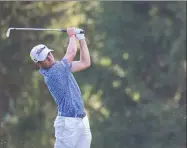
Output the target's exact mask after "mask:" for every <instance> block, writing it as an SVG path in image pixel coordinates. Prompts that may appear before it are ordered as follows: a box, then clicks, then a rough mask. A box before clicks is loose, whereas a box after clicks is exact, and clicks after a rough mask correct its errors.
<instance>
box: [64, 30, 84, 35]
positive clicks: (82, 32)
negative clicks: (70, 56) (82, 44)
mask: <svg viewBox="0 0 187 148" xmlns="http://www.w3.org/2000/svg"><path fill="white" fill-rule="evenodd" d="M61 32H67V30H66V29H61ZM80 34H84V31H80Z"/></svg>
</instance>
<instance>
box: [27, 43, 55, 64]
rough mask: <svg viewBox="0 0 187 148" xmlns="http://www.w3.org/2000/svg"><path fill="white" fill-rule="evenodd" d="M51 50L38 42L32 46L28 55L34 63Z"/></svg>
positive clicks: (43, 57) (41, 59)
mask: <svg viewBox="0 0 187 148" xmlns="http://www.w3.org/2000/svg"><path fill="white" fill-rule="evenodd" d="M51 51H54V50H52V49H48V48H47V47H46V46H45V45H43V44H39V45H37V46H35V47H33V48H32V50H31V52H30V57H31V59H32V60H33V61H34V62H35V63H37V62H38V61H44V60H45V59H46V58H47V55H48V53H49V52H51Z"/></svg>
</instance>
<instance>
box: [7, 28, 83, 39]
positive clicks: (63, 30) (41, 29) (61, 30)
mask: <svg viewBox="0 0 187 148" xmlns="http://www.w3.org/2000/svg"><path fill="white" fill-rule="evenodd" d="M11 30H34V31H58V32H67V30H66V29H51V28H8V30H7V32H6V37H7V38H8V37H9V36H10V31H11ZM79 33H81V34H82V33H84V31H80V32H79Z"/></svg>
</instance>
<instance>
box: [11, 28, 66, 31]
mask: <svg viewBox="0 0 187 148" xmlns="http://www.w3.org/2000/svg"><path fill="white" fill-rule="evenodd" d="M10 29H11V30H35V31H63V32H65V31H66V30H65V29H51V28H10Z"/></svg>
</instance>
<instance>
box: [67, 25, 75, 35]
mask: <svg viewBox="0 0 187 148" xmlns="http://www.w3.org/2000/svg"><path fill="white" fill-rule="evenodd" d="M67 34H68V36H69V37H71V36H74V35H76V28H75V27H72V28H68V29H67Z"/></svg>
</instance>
